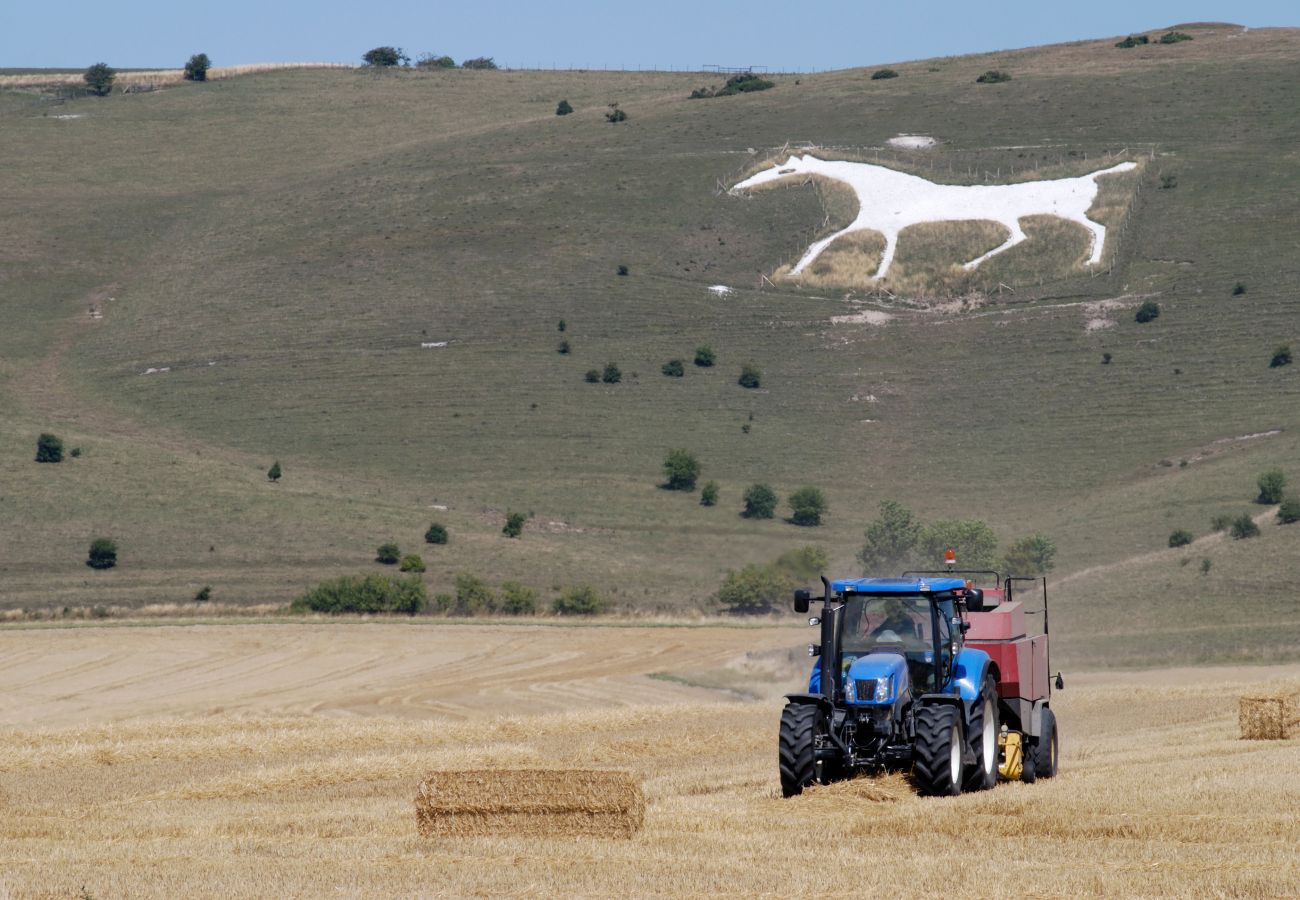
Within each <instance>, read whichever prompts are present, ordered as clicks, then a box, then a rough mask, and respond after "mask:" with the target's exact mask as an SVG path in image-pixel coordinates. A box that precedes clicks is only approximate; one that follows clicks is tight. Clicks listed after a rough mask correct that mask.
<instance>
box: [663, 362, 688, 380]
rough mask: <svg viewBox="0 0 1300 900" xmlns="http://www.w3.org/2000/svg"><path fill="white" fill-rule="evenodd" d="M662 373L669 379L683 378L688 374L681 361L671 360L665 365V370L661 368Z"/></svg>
mask: <svg viewBox="0 0 1300 900" xmlns="http://www.w3.org/2000/svg"><path fill="white" fill-rule="evenodd" d="M660 371H661V372H663V373H664V374H665V375H667V376H668V377H669V378H681V377H682V376H683V375H685V374H686V367H685V366H683V365H682V361H681V360H680V359H670V360H668V362H666V363H664V364H663V368H661V369H660Z"/></svg>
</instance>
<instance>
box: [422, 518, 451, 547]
mask: <svg viewBox="0 0 1300 900" xmlns="http://www.w3.org/2000/svg"><path fill="white" fill-rule="evenodd" d="M424 542H425V543H426V544H445V543H447V526H446V525H443V524H440V523H438V522H434V523H433V524H431V525H430V526H429V529H428V531H426V532H425V533H424Z"/></svg>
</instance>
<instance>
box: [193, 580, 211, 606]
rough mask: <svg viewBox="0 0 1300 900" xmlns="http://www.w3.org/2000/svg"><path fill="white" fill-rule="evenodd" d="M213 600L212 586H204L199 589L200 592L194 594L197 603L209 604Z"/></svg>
mask: <svg viewBox="0 0 1300 900" xmlns="http://www.w3.org/2000/svg"><path fill="white" fill-rule="evenodd" d="M211 599H212V585H210V584H205V585H203V587H201V588H199V589H198V591H196V592H195V594H194V602H195V603H207V602H208V601H209V600H211Z"/></svg>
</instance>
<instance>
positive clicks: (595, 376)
mask: <svg viewBox="0 0 1300 900" xmlns="http://www.w3.org/2000/svg"><path fill="white" fill-rule="evenodd" d="M582 377H583V380H584V381H586V382H587V383H588V384H600V370H599V369H588V370H587V374H586V375H583V376H582Z"/></svg>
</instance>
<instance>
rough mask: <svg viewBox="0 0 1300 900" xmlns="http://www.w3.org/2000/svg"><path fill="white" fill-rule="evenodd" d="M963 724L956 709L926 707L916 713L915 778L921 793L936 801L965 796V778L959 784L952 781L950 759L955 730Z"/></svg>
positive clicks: (935, 706) (913, 769)
mask: <svg viewBox="0 0 1300 900" xmlns="http://www.w3.org/2000/svg"><path fill="white" fill-rule="evenodd" d="M959 721H960V716H959V715H958V713H957V710H956V709H955V708H954V707H952V706H947V705H934V706H922V707H921V708H920V709H918V710H917V711H916V744H915V746H914V747H913V751H912V778H913V780H914V781H915V782H916V786H917V788H918V789H919V790H920V791H921V793H923V794H927V795H929V796H932V797H944V796H947V797H952V796H956V795H957V794H960V793H961V778H960V777H958V778H957V780H956V781H955V782H954V781H953V779H952V769H951V755H950V754H951V753H952V743H951V741H952V730H953V726H954V725H957V724H958V723H959ZM959 730H960V729H959Z"/></svg>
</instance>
